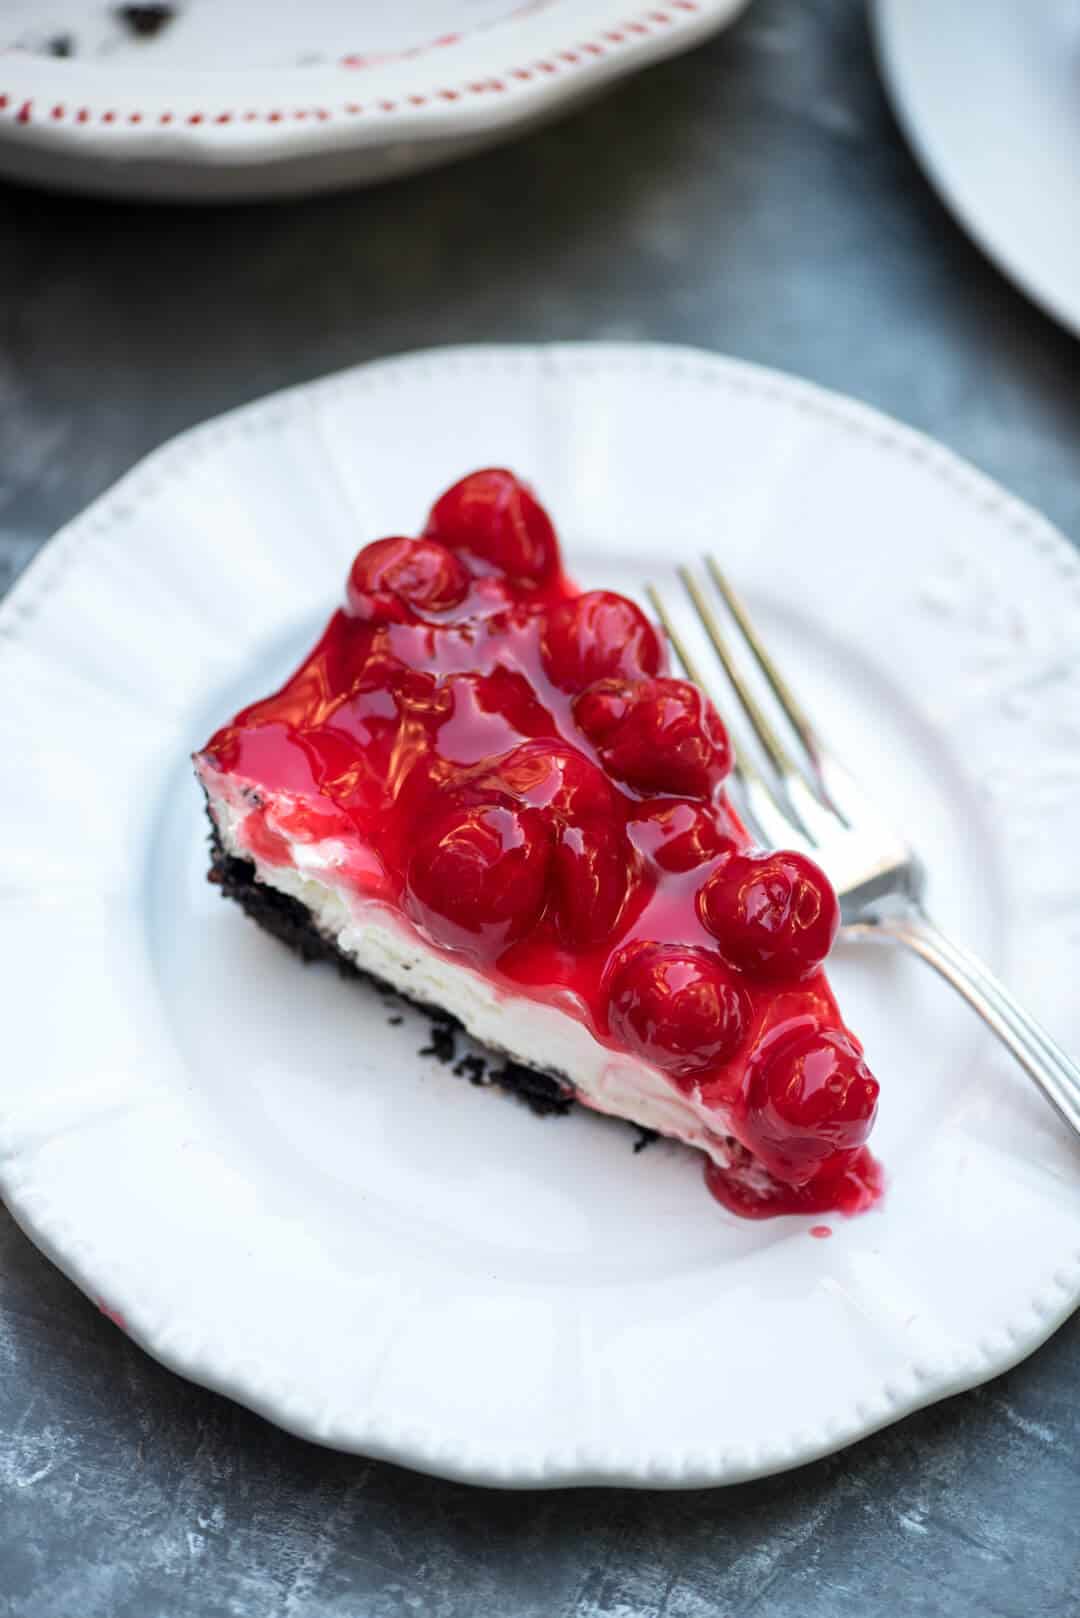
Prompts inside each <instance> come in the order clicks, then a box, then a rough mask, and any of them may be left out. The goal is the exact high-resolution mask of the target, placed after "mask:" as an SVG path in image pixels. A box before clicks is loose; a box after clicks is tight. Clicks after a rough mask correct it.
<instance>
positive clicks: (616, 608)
mask: <svg viewBox="0 0 1080 1618" xmlns="http://www.w3.org/2000/svg"><path fill="white" fill-rule="evenodd" d="M540 650H541V655H542V657H543V660H544V668H545V669H546V671H547V674H548V677H549V678H550V679H551V681H552V682H553V683H554V684H555V685H557V686H559V687H561V689H562V690H564V691H580V690H581V689H582V688H583V687H584V686H587V685H592V684H593V683H594V681H596V680H604V679H608V678H610V677H613V676H617V675H622V676H629V677H633V676H635V675H646V674H657V673H659V670H660V665H661V663H662V662H663V652H662V651H661V647H660V638H659V636H658V635H657V633H656V630H655V629H654V628H653V626H652V624H650V622H649V620H648V619H647V618H646V616H645V614H644V613H643V612H642V611H641V608H640V607H637V606H635V605H634V603H633V602H632V601H628V600H627V599H626V597H625V596H620V595H615V594H614V593H613V592H612V591H610V590H589V591H587V592H586V593H585V594H584V595H580V596H574V597H573V598H572V599H571V600H568V601H560V602H557V603H556V605H555V606H554V607H552V609H551V611H550V612H549V613H548V615H547V622H546V624H545V626H544V634H543V638H542V640H541V642H540Z"/></svg>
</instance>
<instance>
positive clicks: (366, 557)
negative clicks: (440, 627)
mask: <svg viewBox="0 0 1080 1618" xmlns="http://www.w3.org/2000/svg"><path fill="white" fill-rule="evenodd" d="M468 590H469V574H468V572H467V570H466V569H465V568H464V567H463V566H462V564H461V563H460V562H459V561H458V558H457V557H456V556H454V555H452V554H451V552H450V551H448V550H447V549H446V546H445V545H437V544H436V543H435V542H434V541H433V540H430V539H405V538H394V539H377V540H375V541H374V543H373V544H371V545H365V546H364V548H363V550H362V551H358V552H357V555H356V558H355V560H354V562H353V565H352V567H351V568H350V569H349V582H348V585H347V588H346V597H347V600H348V603H349V611H350V613H351V614H352V615H353V617H354V618H361V619H377V620H382V621H385V622H389V623H404V622H406V621H407V619H408V618H409V616H410V612H448V611H449V610H450V608H451V607H457V606H460V604H461V603H462V602H463V601H464V599H465V597H466V595H467V594H468Z"/></svg>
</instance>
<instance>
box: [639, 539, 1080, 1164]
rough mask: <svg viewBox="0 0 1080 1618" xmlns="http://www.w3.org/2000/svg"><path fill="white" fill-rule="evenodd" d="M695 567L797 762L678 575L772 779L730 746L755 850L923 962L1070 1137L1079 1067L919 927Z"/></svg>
mask: <svg viewBox="0 0 1080 1618" xmlns="http://www.w3.org/2000/svg"><path fill="white" fill-rule="evenodd" d="M705 566H706V569H707V571H708V574H709V576H710V577H711V580H712V583H713V585H714V586H715V588H716V591H717V592H718V593H719V596H720V597H721V598H722V599H723V601H724V603H725V605H726V607H727V615H728V617H729V619H730V621H731V623H732V624H733V625H734V626H735V628H736V629H737V631H738V637H739V639H741V642H742V645H743V647H744V651H745V650H748V651H749V653H750V655H751V656H752V657H753V659H754V661H755V662H756V663H757V665H758V667H759V668H760V670H761V672H762V674H763V675H764V676H765V680H766V682H767V683H768V685H769V687H770V688H771V690H772V694H773V696H774V697H775V698H776V701H777V703H778V705H779V707H780V709H781V711H782V712H783V713H784V714H785V715H786V717H787V719H788V721H789V723H790V726H791V729H792V732H793V733H794V736H795V737H796V738H797V739H798V744H799V746H798V752H799V754H800V755H801V756H800V757H796V756H795V754H794V753H793V752H792V750H791V749H790V748H789V747H788V745H787V744H786V742H785V741H784V739H783V737H782V736H781V734H780V733H779V732H778V731H777V728H776V726H775V725H774V724H773V722H772V720H771V719H770V717H769V716H768V714H767V713H766V712H765V710H764V708H763V707H762V705H761V703H760V702H759V701H758V699H757V697H756V696H755V694H754V691H753V689H752V688H751V686H750V685H749V684H748V683H747V681H746V679H745V678H744V676H743V673H742V671H741V669H740V667H739V663H738V662H737V660H736V658H735V657H734V656H733V655H732V652H731V649H730V647H729V644H728V641H727V639H726V638H725V634H724V631H723V629H722V628H721V623H720V618H719V616H718V614H717V612H716V611H715V609H714V607H713V605H712V602H711V600H710V592H708V591H707V589H706V588H705V587H703V585H702V584H701V582H700V581H699V579H698V578H697V577H695V575H694V574H693V573H692V572H691V571H690V569H689V568H686V567H682V568H680V569H679V578H680V580H681V582H682V584H683V587H684V588H685V590H686V593H687V595H688V596H689V598H690V602H691V604H692V606H693V608H694V611H695V613H696V614H697V617H698V620H699V621H700V623H701V626H702V628H703V629H704V631H705V634H706V636H707V637H708V639H709V641H710V642H711V643H712V645H713V647H714V648H715V650H716V653H717V656H718V657H719V659H720V663H721V665H722V667H723V670H724V672H725V674H726V675H727V679H728V682H729V683H730V685H731V686H732V688H733V690H734V692H735V694H736V696H737V697H738V699H739V703H740V705H741V707H742V710H743V712H744V714H745V715H746V718H747V720H748V721H749V723H750V726H751V728H752V729H753V731H754V733H755V735H756V736H757V739H758V742H759V743H760V745H761V748H762V751H763V753H764V754H765V757H766V758H767V759H768V761H769V765H770V770H771V774H772V776H773V778H774V780H775V785H774V784H773V781H770V779H768V778H767V777H766V775H765V774H764V773H763V772H762V771H761V770H760V769H758V767H757V765H756V764H755V763H754V762H753V760H752V759H751V758H750V756H749V755H748V754H747V752H746V750H745V749H741V748H738V747H736V748H735V764H734V773H735V777H736V781H737V783H738V786H739V788H740V789H741V793H742V800H743V804H742V806H743V808H744V809H745V811H746V813H747V818H748V820H749V822H750V827H751V830H752V832H753V833H754V834H755V835H756V836H758V837H759V838H760V839H761V841H762V843H763V844H765V845H766V846H772V847H776V848H791V849H798V850H800V851H801V852H803V853H806V854H809V855H811V856H812V857H813V858H814V859H815V860H817V862H818V863H819V864H820V865H821V866H822V868H823V869H824V871H825V872H826V873H827V875H828V876H829V878H830V879H831V881H832V883H833V886H834V887H835V888H836V892H837V896H838V898H839V900H840V913H841V917H842V922H843V928H844V933H845V935H846V936H848V937H852V938H876V939H881V940H893V941H895V942H896V943H899V944H904V945H906V946H907V948H908V949H910V950H913V951H914V952H915V954H916V955H920V956H921V957H922V959H923V960H924V961H928V962H929V964H930V965H931V966H932V967H933V968H934V970H935V971H936V972H939V973H940V974H941V976H942V977H943V978H945V979H946V980H947V981H948V982H949V983H951V984H952V985H953V987H954V988H955V989H958V990H959V991H960V993H961V994H962V995H963V997H964V999H965V1000H967V1002H968V1003H969V1005H971V1006H972V1007H973V1008H974V1009H975V1011H977V1012H978V1014H979V1016H980V1017H981V1018H982V1019H983V1021H984V1022H986V1023H988V1024H989V1026H990V1027H991V1028H992V1029H993V1030H994V1032H995V1034H997V1036H998V1038H999V1039H1000V1040H1001V1042H1002V1044H1004V1045H1005V1046H1007V1047H1008V1049H1009V1050H1010V1051H1011V1052H1012V1054H1013V1056H1015V1057H1016V1060H1017V1061H1018V1062H1019V1063H1020V1065H1021V1067H1022V1068H1023V1069H1024V1070H1025V1072H1026V1073H1027V1074H1028V1075H1029V1076H1030V1077H1031V1078H1032V1079H1034V1081H1035V1083H1036V1084H1037V1085H1038V1087H1039V1089H1040V1090H1041V1091H1042V1092H1043V1094H1044V1095H1045V1096H1046V1098H1047V1100H1049V1101H1050V1102H1051V1103H1052V1104H1053V1106H1054V1107H1056V1108H1057V1111H1058V1112H1059V1113H1060V1114H1061V1116H1062V1118H1064V1120H1065V1122H1066V1123H1067V1124H1070V1125H1071V1126H1072V1128H1073V1129H1074V1130H1075V1131H1076V1133H1077V1134H1080V1068H1078V1067H1077V1066H1076V1064H1075V1062H1072V1061H1070V1059H1069V1057H1068V1056H1066V1055H1065V1052H1064V1051H1063V1050H1062V1049H1061V1047H1060V1046H1059V1045H1057V1044H1056V1043H1055V1042H1054V1040H1052V1039H1051V1038H1050V1036H1049V1034H1048V1033H1047V1032H1046V1030H1045V1029H1044V1028H1042V1027H1041V1026H1040V1025H1039V1024H1038V1023H1037V1022H1036V1021H1035V1019H1034V1017H1032V1016H1030V1015H1029V1013H1028V1012H1026V1011H1025V1010H1024V1008H1023V1007H1022V1006H1021V1005H1020V1004H1019V1002H1018V1001H1017V1000H1015V999H1014V998H1013V996H1012V995H1011V994H1010V993H1009V991H1008V989H1006V988H1005V986H1004V984H1003V983H1001V982H999V980H998V979H997V978H996V977H995V976H994V975H993V973H992V972H990V971H989V969H988V968H987V967H985V966H984V965H983V964H982V962H981V961H979V960H978V959H977V957H976V956H974V955H973V954H972V953H971V951H970V950H968V949H965V948H963V947H962V946H961V945H959V944H955V943H953V942H952V940H951V939H949V938H946V936H945V934H944V933H943V932H942V931H941V930H940V928H938V927H936V926H935V925H934V923H933V922H932V921H931V920H930V918H929V916H928V915H927V913H926V909H925V907H924V902H923V901H924V897H925V893H926V871H925V868H924V866H923V863H922V861H921V860H920V859H919V857H918V855H917V854H916V852H915V850H914V849H913V848H911V847H910V846H909V845H908V844H907V843H906V842H905V841H904V840H903V838H902V837H900V836H899V835H898V834H897V833H896V832H895V831H894V830H893V829H892V827H890V826H889V825H888V823H887V822H886V821H885V819H884V818H883V817H882V816H881V814H880V813H879V811H878V809H877V808H876V807H875V805H874V804H873V803H872V801H871V800H870V799H869V798H868V797H867V796H866V794H865V793H864V792H863V791H862V789H861V787H860V786H859V785H858V783H857V782H856V781H855V780H854V778H853V777H852V776H851V775H850V774H849V773H848V771H847V770H846V769H844V767H843V766H842V765H841V764H840V762H839V760H838V759H837V758H836V756H835V754H834V753H832V752H830V751H829V749H828V748H827V747H826V746H825V743H824V742H823V741H822V739H821V736H820V734H819V733H818V731H817V730H816V729H815V728H814V726H813V725H812V724H811V722H810V720H809V718H808V717H807V715H806V713H805V711H804V709H803V708H802V707H801V706H800V704H799V703H798V702H797V701H796V700H795V696H794V694H793V692H792V690H791V687H790V686H789V685H788V683H787V681H786V680H785V679H784V677H783V675H782V674H781V673H780V670H779V669H778V668H777V666H776V664H775V663H774V661H773V659H772V658H771V657H770V656H769V654H768V652H767V651H766V650H765V647H764V645H763V643H762V640H761V637H760V635H759V634H758V633H757V631H756V630H755V628H754V626H753V624H752V623H751V621H750V617H749V615H748V613H747V610H746V608H745V606H744V605H743V603H742V601H741V600H740V599H739V597H738V596H737V595H736V593H735V591H734V590H733V589H732V587H731V585H730V584H729V583H728V581H727V579H726V578H725V576H724V574H723V572H722V571H721V569H720V568H719V566H718V565H717V563H716V562H715V561H714V559H713V558H712V557H711V556H710V557H706V558H705ZM646 592H647V594H648V597H649V600H650V601H651V602H652V605H653V606H654V608H655V609H656V613H657V616H658V617H659V619H660V622H661V623H662V624H663V626H664V630H665V632H666V634H667V637H668V639H669V640H670V642H671V644H672V647H673V648H674V651H675V655H676V657H677V658H678V660H679V662H680V663H681V664H682V666H683V668H684V669H685V671H686V674H687V676H688V677H689V678H690V679H691V680H693V681H694V683H695V684H696V685H699V686H700V687H701V688H702V689H703V690H705V691H708V690H709V681H708V680H707V679H706V678H705V677H704V675H703V671H702V669H701V668H700V666H699V665H698V663H697V661H696V659H695V658H694V656H693V653H692V652H691V650H690V648H689V646H688V645H687V643H686V640H685V639H684V637H683V635H682V634H681V633H680V631H679V628H678V625H677V622H676V620H675V618H674V617H673V615H672V613H671V612H670V611H669V609H668V607H667V606H666V604H665V602H664V600H663V598H662V596H661V595H660V593H659V591H658V590H657V589H656V587H655V586H654V585H651V584H650V585H648V586H647V587H646Z"/></svg>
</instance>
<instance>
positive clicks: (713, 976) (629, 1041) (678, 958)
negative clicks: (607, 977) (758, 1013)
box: [608, 944, 749, 1081]
mask: <svg viewBox="0 0 1080 1618" xmlns="http://www.w3.org/2000/svg"><path fill="white" fill-rule="evenodd" d="M608 1015H609V1018H610V1022H611V1031H612V1033H614V1034H615V1036H616V1037H617V1038H618V1040H619V1042H620V1043H621V1044H622V1045H624V1046H626V1047H627V1048H628V1049H629V1050H632V1051H636V1052H637V1054H638V1055H639V1056H643V1057H644V1058H645V1060H646V1061H648V1062H653V1063H655V1064H656V1066H657V1067H662V1068H663V1069H664V1071H665V1072H667V1073H671V1074H673V1075H674V1076H675V1077H676V1078H678V1079H680V1080H684V1081H685V1080H688V1079H689V1080H692V1079H693V1078H694V1076H695V1075H696V1074H699V1073H702V1072H704V1071H705V1070H706V1069H708V1068H714V1067H717V1066H719V1065H720V1064H721V1063H724V1062H729V1061H730V1060H731V1058H732V1057H733V1056H734V1055H735V1052H736V1051H737V1050H738V1048H739V1046H740V1045H741V1044H742V1041H743V1038H744V1035H745V1032H746V1028H747V1024H748V1022H749V1006H748V1003H747V1000H746V997H745V996H744V994H743V992H742V990H741V989H740V988H739V987H738V986H737V985H736V984H735V983H734V982H733V981H732V978H731V975H730V974H729V973H728V972H726V971H725V970H724V967H723V966H722V964H721V963H720V962H719V961H718V960H717V959H716V957H715V956H711V955H708V954H707V953H706V952H705V951H704V950H701V949H687V948H685V947H684V946H682V945H679V944H643V945H640V946H638V948H636V949H632V950H631V951H630V952H629V953H628V955H627V956H626V958H625V959H624V960H623V961H622V963H621V964H620V965H619V966H618V967H617V968H616V971H615V976H614V980H613V982H612V985H611V1001H610V1006H609V1011H608Z"/></svg>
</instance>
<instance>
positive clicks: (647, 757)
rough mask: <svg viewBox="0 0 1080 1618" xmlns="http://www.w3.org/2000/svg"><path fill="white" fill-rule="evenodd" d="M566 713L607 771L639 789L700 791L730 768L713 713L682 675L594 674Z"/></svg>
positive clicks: (704, 794)
mask: <svg viewBox="0 0 1080 1618" xmlns="http://www.w3.org/2000/svg"><path fill="white" fill-rule="evenodd" d="M574 717H575V718H576V720H577V722H578V724H579V725H580V726H581V728H582V730H583V731H584V732H585V734H586V736H588V738H589V740H590V741H591V742H592V744H593V746H594V747H595V748H596V750H597V752H598V753H599V755H600V758H601V760H602V761H603V763H604V765H605V766H606V768H607V769H608V770H610V772H611V774H612V775H614V776H617V777H618V779H619V780H620V781H626V782H628V783H629V785H630V786H633V787H637V788H638V789H639V791H642V792H665V793H678V794H679V795H680V796H681V795H685V796H687V797H690V798H708V797H711V796H712V794H713V793H714V792H715V791H716V790H717V788H718V787H719V786H720V785H721V784H722V782H723V780H724V777H725V776H726V775H727V773H728V770H729V769H730V768H731V747H730V743H729V742H728V737H727V732H726V731H725V729H724V727H723V725H722V724H721V722H720V717H719V715H718V714H717V712H716V710H715V708H714V707H713V705H712V703H711V702H709V700H708V698H707V697H705V696H704V695H703V693H702V692H701V691H699V690H698V688H697V686H695V685H691V684H690V683H689V682H688V681H687V680H669V679H658V680H601V681H600V682H599V683H598V684H596V685H593V686H590V687H589V688H588V690H587V691H583V692H582V693H581V695H580V696H579V697H578V698H577V699H576V700H575V702H574Z"/></svg>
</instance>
